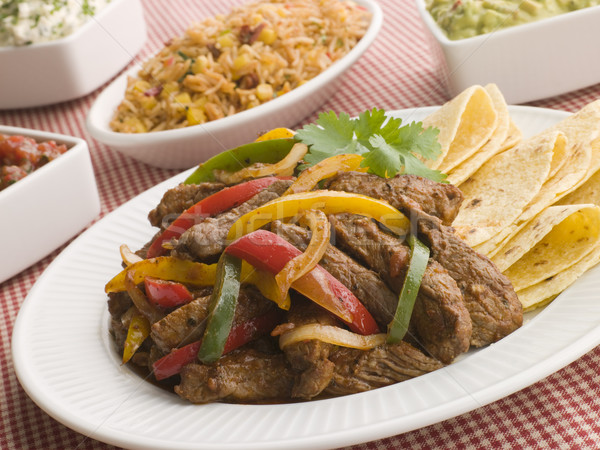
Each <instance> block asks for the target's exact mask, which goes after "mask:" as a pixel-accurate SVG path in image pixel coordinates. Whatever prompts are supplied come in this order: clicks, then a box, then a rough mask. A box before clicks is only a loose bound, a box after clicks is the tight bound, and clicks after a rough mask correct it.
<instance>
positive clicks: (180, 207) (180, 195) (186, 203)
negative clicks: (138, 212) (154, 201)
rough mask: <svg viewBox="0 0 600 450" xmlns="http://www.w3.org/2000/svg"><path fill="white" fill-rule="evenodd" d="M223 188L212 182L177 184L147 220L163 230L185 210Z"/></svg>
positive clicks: (221, 184)
mask: <svg viewBox="0 0 600 450" xmlns="http://www.w3.org/2000/svg"><path fill="white" fill-rule="evenodd" d="M224 187H225V185H224V184H223V183H218V182H214V181H209V182H206V183H199V184H179V185H177V186H175V187H174V188H171V189H169V190H168V191H167V192H165V193H164V195H163V197H162V199H161V201H160V203H159V204H158V205H157V206H156V208H154V209H153V210H152V211H150V213H149V214H148V220H149V221H150V223H151V224H152V225H153V226H155V227H159V228H162V229H164V228H166V227H167V226H168V225H169V223H171V222H172V221H173V219H175V218H177V216H179V215H180V214H181V213H182V212H184V211H185V210H186V209H188V208H190V207H192V206H194V205H195V204H196V203H198V202H199V201H200V200H202V199H204V198H206V197H208V196H209V195H212V194H214V193H216V192H218V191H220V190H221V189H223V188H224Z"/></svg>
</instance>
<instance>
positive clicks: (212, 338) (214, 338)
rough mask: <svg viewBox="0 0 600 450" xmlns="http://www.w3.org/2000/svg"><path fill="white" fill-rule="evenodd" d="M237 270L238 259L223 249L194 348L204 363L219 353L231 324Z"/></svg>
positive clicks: (238, 285) (217, 356)
mask: <svg viewBox="0 0 600 450" xmlns="http://www.w3.org/2000/svg"><path fill="white" fill-rule="evenodd" d="M241 273H242V260H241V259H240V258H237V257H235V256H233V255H230V254H229V253H223V254H222V255H221V257H220V258H219V262H218V264H217V279H216V281H215V287H214V289H213V292H212V295H211V299H210V306H209V312H208V319H207V324H206V330H205V331H204V336H203V337H202V344H201V345H200V350H198V359H199V360H200V361H201V362H203V363H204V364H210V363H212V362H215V361H216V360H217V359H219V358H220V357H221V355H222V354H223V351H224V349H225V343H226V342H227V337H228V336H229V332H230V331H231V326H232V325H233V316H234V315H235V307H236V305H237V299H238V295H239V293H240V284H241V283H240V277H241Z"/></svg>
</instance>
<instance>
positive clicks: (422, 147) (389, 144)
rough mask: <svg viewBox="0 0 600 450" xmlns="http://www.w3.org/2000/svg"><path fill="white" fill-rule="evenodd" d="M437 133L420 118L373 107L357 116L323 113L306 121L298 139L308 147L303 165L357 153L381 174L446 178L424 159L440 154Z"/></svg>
mask: <svg viewBox="0 0 600 450" xmlns="http://www.w3.org/2000/svg"><path fill="white" fill-rule="evenodd" d="M438 134H439V130H438V129H436V128H432V127H429V128H427V129H424V128H423V124H422V123H421V122H412V123H410V124H408V125H402V119H399V118H393V117H388V116H386V114H385V111H384V110H383V109H377V108H373V109H372V110H370V111H365V112H363V113H361V114H360V115H359V116H358V117H357V118H354V119H352V118H350V116H349V115H348V114H346V113H340V115H339V117H338V116H337V115H336V114H335V113H334V112H333V111H329V112H327V113H321V114H319V118H318V119H317V121H316V123H314V124H309V125H305V126H304V127H303V128H302V129H301V130H299V131H298V132H297V133H296V136H295V139H297V140H299V141H301V142H303V143H304V144H306V145H308V147H309V152H308V153H307V154H306V156H305V157H304V161H305V163H306V164H305V165H304V166H302V167H301V168H302V169H304V168H306V167H309V166H312V165H314V164H316V163H318V162H320V161H322V160H324V159H326V158H329V157H330V156H334V155H339V154H344V153H357V154H359V155H363V157H364V160H363V161H362V163H361V167H367V168H368V172H370V173H373V174H376V175H379V176H380V177H385V178H390V177H393V176H394V175H396V174H413V175H420V176H422V177H426V178H429V179H432V180H434V181H443V180H444V179H445V178H446V175H445V174H443V173H442V172H440V171H438V170H433V169H430V168H429V167H427V166H426V165H425V164H424V163H423V159H435V158H436V157H437V156H439V155H440V153H441V147H440V144H439V143H438V141H437V136H438Z"/></svg>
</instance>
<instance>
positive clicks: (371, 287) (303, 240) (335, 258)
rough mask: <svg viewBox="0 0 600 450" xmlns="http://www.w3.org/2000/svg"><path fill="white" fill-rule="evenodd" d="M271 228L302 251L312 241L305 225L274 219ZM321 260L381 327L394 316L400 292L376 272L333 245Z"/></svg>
mask: <svg viewBox="0 0 600 450" xmlns="http://www.w3.org/2000/svg"><path fill="white" fill-rule="evenodd" d="M271 229H272V231H273V232H274V233H277V234H279V235H280V236H281V237H283V238H284V239H285V240H287V241H288V242H290V243H291V244H293V245H294V246H295V247H297V248H299V249H300V250H302V251H304V250H306V247H307V246H308V243H309V242H310V232H309V231H308V230H306V229H305V228H301V227H298V226H296V225H291V224H284V223H282V222H280V221H275V222H273V224H272V226H271ZM319 264H320V265H321V266H323V268H324V269H325V270H327V271H328V272H329V273H331V274H332V275H333V276H334V277H335V278H337V279H338V280H339V281H340V282H341V283H342V284H343V285H344V286H346V287H347V288H348V289H350V291H352V293H353V294H354V295H355V296H356V297H357V298H358V299H359V300H360V301H361V302H362V303H363V305H365V307H366V308H367V309H368V310H369V312H370V313H371V314H372V315H373V318H374V319H375V320H376V321H377V323H378V324H379V326H380V327H381V329H385V327H386V326H387V324H389V323H390V322H391V320H392V318H393V317H394V312H395V311H396V305H397V304H398V295H397V294H395V293H394V292H392V291H391V290H390V288H389V287H388V286H387V285H386V284H385V283H384V282H383V281H382V280H381V278H380V277H379V275H378V274H377V273H375V272H373V271H372V270H369V269H367V268H366V267H364V266H362V265H360V264H359V263H358V262H356V261H355V260H353V259H352V258H351V257H349V256H348V255H346V254H345V253H344V252H342V251H341V250H339V249H338V248H336V247H334V246H333V245H329V246H328V247H327V250H326V251H325V254H324V255H323V258H322V259H321V261H320V262H319Z"/></svg>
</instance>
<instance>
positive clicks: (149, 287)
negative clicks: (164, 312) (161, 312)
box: [144, 277, 193, 308]
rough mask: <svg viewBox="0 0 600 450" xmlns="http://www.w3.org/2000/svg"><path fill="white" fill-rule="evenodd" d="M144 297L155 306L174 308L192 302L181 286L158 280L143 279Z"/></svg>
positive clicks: (188, 292)
mask: <svg viewBox="0 0 600 450" xmlns="http://www.w3.org/2000/svg"><path fill="white" fill-rule="evenodd" d="M144 287H145V288H146V297H148V301H149V302H150V303H152V304H153V305H155V306H161V307H163V308H174V307H176V306H181V305H185V304H187V303H189V302H191V301H192V299H193V296H192V293H191V292H190V291H189V290H188V288H186V287H185V286H184V285H183V284H181V283H177V282H175V281H167V280H160V279H158V278H152V277H146V278H144Z"/></svg>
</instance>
